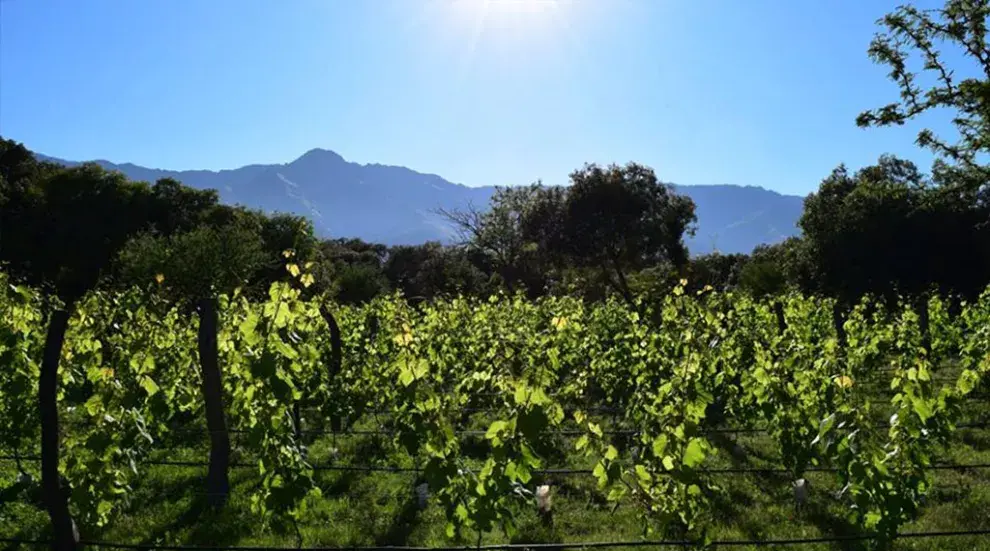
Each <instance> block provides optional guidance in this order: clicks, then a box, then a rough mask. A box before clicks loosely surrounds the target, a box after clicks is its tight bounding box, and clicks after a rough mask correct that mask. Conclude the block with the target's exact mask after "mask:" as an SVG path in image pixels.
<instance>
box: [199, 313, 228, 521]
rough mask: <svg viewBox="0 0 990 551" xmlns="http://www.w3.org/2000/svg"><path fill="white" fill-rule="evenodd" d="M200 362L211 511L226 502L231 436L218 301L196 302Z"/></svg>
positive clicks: (207, 478)
mask: <svg viewBox="0 0 990 551" xmlns="http://www.w3.org/2000/svg"><path fill="white" fill-rule="evenodd" d="M198 345H199V363H200V366H201V368H202V370H203V373H202V376H203V400H204V402H205V403H206V427H207V429H208V430H209V431H210V466H209V471H208V472H207V475H206V491H207V497H208V501H209V503H210V505H211V506H213V507H214V508H220V507H222V506H223V505H224V504H225V503H226V502H227V496H228V494H229V493H230V480H229V478H228V470H229V468H230V436H229V435H228V434H227V421H226V419H225V418H224V413H223V382H222V380H221V378H220V366H219V360H218V351H217V300H216V299H212V298H210V299H203V300H200V301H199V342H198Z"/></svg>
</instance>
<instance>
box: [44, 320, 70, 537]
mask: <svg viewBox="0 0 990 551" xmlns="http://www.w3.org/2000/svg"><path fill="white" fill-rule="evenodd" d="M68 326H69V312H68V310H55V311H54V312H52V315H51V319H50V321H49V322H48V335H47V337H46V338H45V351H44V355H43V357H42V360H41V376H40V377H39V379H38V409H39V413H40V417H41V489H42V495H43V499H44V502H45V507H46V508H47V509H48V516H49V518H50V519H51V522H52V535H53V537H52V549H54V550H55V551H70V550H75V549H77V548H78V544H79V532H78V531H77V530H76V524H75V522H74V521H73V520H72V515H71V514H70V513H69V501H68V497H67V496H66V494H65V492H64V491H63V490H62V485H61V483H60V481H59V474H58V451H59V450H58V448H59V445H58V435H59V427H58V364H59V359H60V358H61V357H62V344H63V343H64V342H65V331H66V329H67V328H68Z"/></svg>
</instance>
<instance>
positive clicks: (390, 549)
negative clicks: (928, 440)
mask: <svg viewBox="0 0 990 551" xmlns="http://www.w3.org/2000/svg"><path fill="white" fill-rule="evenodd" d="M987 535H990V528H987V529H976V530H946V531H929V532H904V533H901V534H897V535H896V537H895V538H894V539H917V538H949V537H965V536H987ZM878 539H881V536H879V535H877V534H852V535H844V536H842V535H837V536H821V537H812V538H782V539H750V540H744V539H734V540H733V539H727V540H713V541H708V542H703V541H698V540H654V541H650V540H633V541H583V542H582V541H579V542H566V543H496V544H485V545H474V546H450V547H439V546H438V547H417V546H406V545H396V546H331V547H328V546H323V547H273V546H218V545H169V544H154V543H119V542H108V541H88V540H83V541H80V542H79V543H80V545H83V546H87V547H95V548H102V549H133V550H140V551H145V550H146V551H207V550H217V551H283V550H288V549H296V550H301V551H514V550H533V551H563V550H566V549H620V548H630V547H633V548H635V547H642V548H663V547H674V548H689V547H708V548H717V547H770V546H791V545H812V544H822V543H850V542H857V541H870V540H878ZM0 543H9V544H18V545H30V546H48V545H51V542H49V541H46V540H38V539H26V538H24V539H20V538H0Z"/></svg>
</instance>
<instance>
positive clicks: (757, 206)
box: [38, 149, 803, 254]
mask: <svg viewBox="0 0 990 551" xmlns="http://www.w3.org/2000/svg"><path fill="white" fill-rule="evenodd" d="M38 157H39V158H40V159H43V160H48V161H52V162H56V163H60V164H64V165H66V166H73V165H76V164H79V162H77V161H67V160H64V159H58V158H54V157H48V156H45V155H38ZM94 162H96V163H97V164H99V165H100V166H102V167H103V168H106V169H108V170H117V171H120V172H122V173H123V174H125V175H126V176H127V177H128V178H130V179H132V180H140V181H147V182H154V181H156V180H158V179H160V178H174V179H176V180H179V181H181V182H183V183H184V184H186V185H188V186H192V187H195V188H199V189H216V190H218V191H219V193H220V198H221V200H222V201H223V202H225V203H228V204H241V205H244V206H248V207H252V208H258V209H261V210H263V211H266V212H276V211H278V212H291V213H295V214H301V215H305V216H308V217H310V218H311V219H312V220H313V224H314V226H315V228H316V231H317V233H318V234H320V235H321V236H324V237H330V236H332V237H360V238H361V239H364V240H366V241H373V242H379V243H386V244H390V245H398V244H416V243H423V242H425V241H430V240H437V241H442V242H451V241H452V240H453V239H454V237H455V232H454V231H453V229H452V228H451V227H450V226H449V225H448V224H447V223H446V222H445V221H444V220H443V219H442V218H441V217H440V216H438V215H437V214H436V213H435V211H436V210H437V209H438V208H444V209H457V208H463V207H465V206H467V205H469V204H473V205H474V206H476V207H481V208H483V207H485V206H486V205H488V201H489V199H490V198H491V196H492V194H493V192H494V191H495V188H494V187H487V186H486V187H470V186H465V185H462V184H455V183H452V182H449V181H447V180H445V179H443V178H442V177H440V176H437V175H435V174H425V173H421V172H416V171H414V170H411V169H409V168H406V167H401V166H389V165H381V164H359V163H354V162H348V161H347V160H345V159H344V158H343V157H341V156H340V155H338V154H337V153H334V152H333V151H328V150H325V149H313V150H311V151H308V152H307V153H305V154H304V155H302V156H301V157H299V158H298V159H296V160H294V161H292V162H290V163H285V164H269V165H260V164H258V165H248V166H244V167H241V168H236V169H232V170H220V171H210V170H183V171H173V170H161V169H154V168H146V167H143V166H138V165H135V164H131V163H123V164H116V163H112V162H110V161H105V160H97V161H94ZM674 188H675V189H676V191H677V192H678V193H681V194H684V195H687V196H689V197H691V199H693V200H694V203H695V205H696V207H697V210H696V213H697V215H698V224H697V231H696V233H695V235H694V237H688V238H687V239H686V241H687V244H688V247H689V248H690V250H691V252H692V254H703V253H707V252H712V251H713V250H718V251H720V252H723V253H748V252H750V251H751V250H752V249H753V247H755V246H757V245H759V244H762V243H775V242H778V241H781V240H783V239H786V238H787V237H790V236H792V235H797V234H798V231H799V230H798V228H797V225H796V224H797V220H798V218H799V217H800V216H801V208H802V204H803V198H802V197H798V196H794V195H782V194H780V193H777V192H775V191H770V190H766V189H763V188H760V187H754V186H733V185H699V186H684V185H674Z"/></svg>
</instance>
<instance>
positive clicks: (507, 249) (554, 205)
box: [438, 183, 565, 295]
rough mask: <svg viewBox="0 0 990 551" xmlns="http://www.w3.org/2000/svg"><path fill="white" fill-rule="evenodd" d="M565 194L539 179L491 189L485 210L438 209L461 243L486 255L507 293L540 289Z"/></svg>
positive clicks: (553, 250) (548, 266)
mask: <svg viewBox="0 0 990 551" xmlns="http://www.w3.org/2000/svg"><path fill="white" fill-rule="evenodd" d="M564 196H565V192H564V191H563V190H562V189H560V188H551V187H545V186H543V185H542V184H540V183H535V184H532V185H529V186H519V187H500V188H497V189H496V190H495V194H494V195H493V196H492V198H491V202H490V205H489V208H488V210H484V211H482V210H480V209H478V208H476V207H474V206H473V205H469V206H468V207H467V208H466V209H464V210H444V209H441V210H439V211H438V213H439V214H440V215H441V216H443V217H444V218H446V219H447V221H448V222H450V223H451V224H453V226H454V227H455V229H456V230H457V231H458V232H459V234H460V239H461V241H460V245H462V246H464V247H467V248H468V249H470V250H473V251H477V252H480V253H481V254H484V255H485V256H487V257H488V259H489V262H490V264H491V266H492V267H493V269H494V270H495V272H496V273H497V274H498V275H499V277H500V278H501V279H502V282H503V283H504V284H505V286H506V287H507V288H508V290H509V292H514V291H515V290H517V289H518V288H520V287H523V288H525V289H526V290H527V291H529V292H530V294H531V295H536V294H539V293H541V292H543V290H544V288H545V287H546V284H547V281H546V275H547V274H548V272H549V271H550V269H551V264H552V261H553V258H554V255H555V254H556V253H558V252H559V251H558V250H557V249H558V247H557V243H556V242H553V241H552V240H553V239H554V238H555V236H557V235H559V225H560V223H561V221H562V216H563V198H564Z"/></svg>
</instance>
